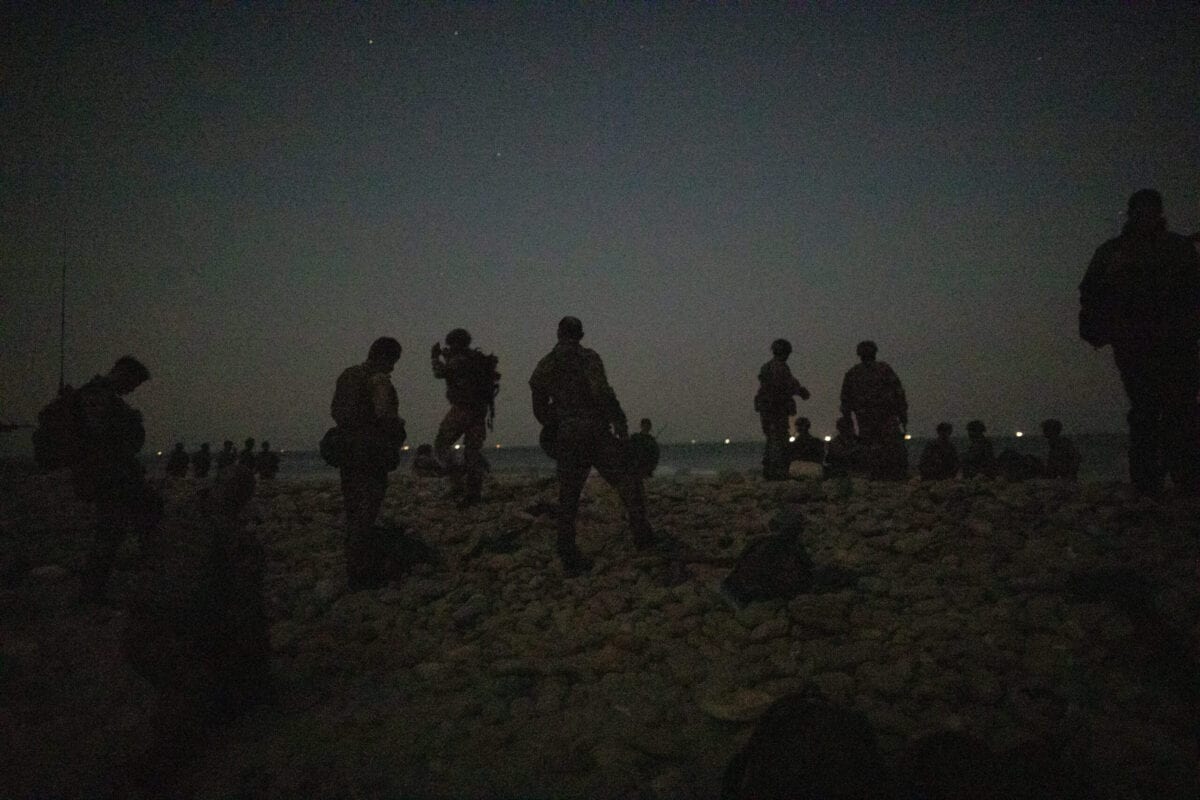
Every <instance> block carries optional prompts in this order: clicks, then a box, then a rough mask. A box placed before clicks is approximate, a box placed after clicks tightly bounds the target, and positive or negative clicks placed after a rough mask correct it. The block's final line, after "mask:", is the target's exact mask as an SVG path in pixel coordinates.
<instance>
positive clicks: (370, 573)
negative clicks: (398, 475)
mask: <svg viewBox="0 0 1200 800" xmlns="http://www.w3.org/2000/svg"><path fill="white" fill-rule="evenodd" d="M341 475H342V498H343V502H344V505H345V513H346V577H347V579H348V580H349V583H350V584H351V587H352V588H354V587H357V586H360V585H362V586H366V585H369V584H370V583H371V582H373V581H375V580H376V578H377V577H378V576H379V575H380V574H382V572H381V567H382V565H381V564H380V563H379V558H378V554H377V553H375V552H374V549H373V548H372V546H371V542H372V541H373V536H372V527H373V526H374V525H375V519H376V517H378V516H379V509H380V507H381V506H382V505H383V498H384V494H385V493H386V491H387V473H386V472H380V471H378V470H354V469H343V470H342V473H341Z"/></svg>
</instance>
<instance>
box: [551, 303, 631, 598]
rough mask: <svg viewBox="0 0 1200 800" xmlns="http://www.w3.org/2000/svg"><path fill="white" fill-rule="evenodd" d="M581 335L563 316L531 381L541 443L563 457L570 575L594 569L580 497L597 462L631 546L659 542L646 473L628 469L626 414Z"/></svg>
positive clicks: (562, 523)
mask: <svg viewBox="0 0 1200 800" xmlns="http://www.w3.org/2000/svg"><path fill="white" fill-rule="evenodd" d="M582 338H583V323H582V322H580V321H579V320H578V319H576V318H575V317H563V318H562V320H561V321H560V322H559V323H558V344H556V345H555V346H554V349H553V350H551V351H550V352H549V353H548V354H547V355H546V356H545V357H543V358H542V360H541V361H539V362H538V365H537V368H535V369H534V371H533V375H532V376H531V377H530V378H529V388H530V389H531V390H532V391H533V415H534V416H535V417H536V418H537V421H538V422H540V423H541V424H542V425H543V427H544V429H545V430H544V433H543V436H542V441H543V442H544V443H546V445H547V447H548V449H551V450H552V451H553V452H554V454H555V457H556V458H557V461H558V468H557V473H558V505H559V509H558V540H557V546H558V557H559V560H560V561H561V562H562V568H563V573H564V574H565V575H567V576H569V577H574V576H576V575H579V574H580V573H582V572H587V571H588V570H589V569H591V567H592V560H591V559H590V558H588V557H587V556H585V555H583V553H581V552H580V551H579V547H578V546H577V545H576V544H575V516H576V514H578V512H579V495H580V492H582V491H583V484H584V482H585V481H587V476H588V473H589V472H591V469H592V467H595V468H596V470H597V471H598V472H599V473H600V475H601V477H603V478H604V480H606V481H608V483H609V484H611V485H612V486H614V487H615V488H616V489H617V492H618V493H619V494H620V496H621V502H622V504H623V505H624V506H625V512H626V514H627V515H628V517H629V526H630V528H632V530H633V541H634V545H635V546H636V547H637V548H638V549H645V548H648V547H651V546H652V545H653V544H654V543H655V537H654V532H653V531H652V530H651V528H650V523H649V521H648V520H647V519H646V501H645V498H644V496H643V494H642V481H641V478H640V477H638V476H637V475H636V474H635V473H634V472H633V470H632V469H630V463H629V462H630V458H629V449H628V441H627V440H628V438H629V429H628V426H627V423H626V421H625V412H624V411H622V410H621V404H620V403H619V402H618V401H617V396H616V394H615V393H614V392H613V390H612V387H611V386H609V385H608V378H607V377H606V376H605V374H604V363H603V362H602V361H601V360H600V356H598V355H597V354H596V353H595V351H593V350H589V349H588V348H586V347H583V346H581V345H580V344H579V340H580V339H582Z"/></svg>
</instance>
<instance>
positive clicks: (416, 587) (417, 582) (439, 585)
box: [405, 578, 450, 601]
mask: <svg viewBox="0 0 1200 800" xmlns="http://www.w3.org/2000/svg"><path fill="white" fill-rule="evenodd" d="M405 588H406V589H407V590H408V591H409V592H411V593H412V594H413V595H415V596H416V597H417V598H418V599H420V600H423V601H429V600H436V599H437V598H439V597H442V596H443V595H445V594H446V593H447V592H449V591H450V584H449V582H447V581H444V580H437V579H434V578H414V579H413V580H411V581H409V582H408V583H406V584H405Z"/></svg>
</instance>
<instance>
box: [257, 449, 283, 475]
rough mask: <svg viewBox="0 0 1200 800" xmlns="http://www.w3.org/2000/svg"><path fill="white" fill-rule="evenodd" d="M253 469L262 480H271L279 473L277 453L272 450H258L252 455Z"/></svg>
mask: <svg viewBox="0 0 1200 800" xmlns="http://www.w3.org/2000/svg"><path fill="white" fill-rule="evenodd" d="M254 471H255V472H257V473H258V476H259V477H260V478H262V479H264V480H268V481H269V480H271V479H272V478H274V477H275V475H276V474H278V473H279V454H278V453H276V452H274V451H272V450H267V449H263V450H259V451H258V455H256V456H255V457H254Z"/></svg>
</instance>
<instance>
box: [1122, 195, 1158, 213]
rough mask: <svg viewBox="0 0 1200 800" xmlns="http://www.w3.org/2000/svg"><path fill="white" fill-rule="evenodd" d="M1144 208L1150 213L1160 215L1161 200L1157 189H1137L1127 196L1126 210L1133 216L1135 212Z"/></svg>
mask: <svg viewBox="0 0 1200 800" xmlns="http://www.w3.org/2000/svg"><path fill="white" fill-rule="evenodd" d="M1140 208H1145V209H1147V210H1150V211H1157V212H1158V213H1160V214H1161V213H1162V210H1163V199H1162V195H1161V194H1159V193H1158V190H1157V189H1138V190H1137V191H1136V192H1134V193H1133V194H1132V195H1130V196H1129V205H1128V210H1129V213H1130V214H1133V213H1134V211H1135V210H1137V209H1140Z"/></svg>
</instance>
